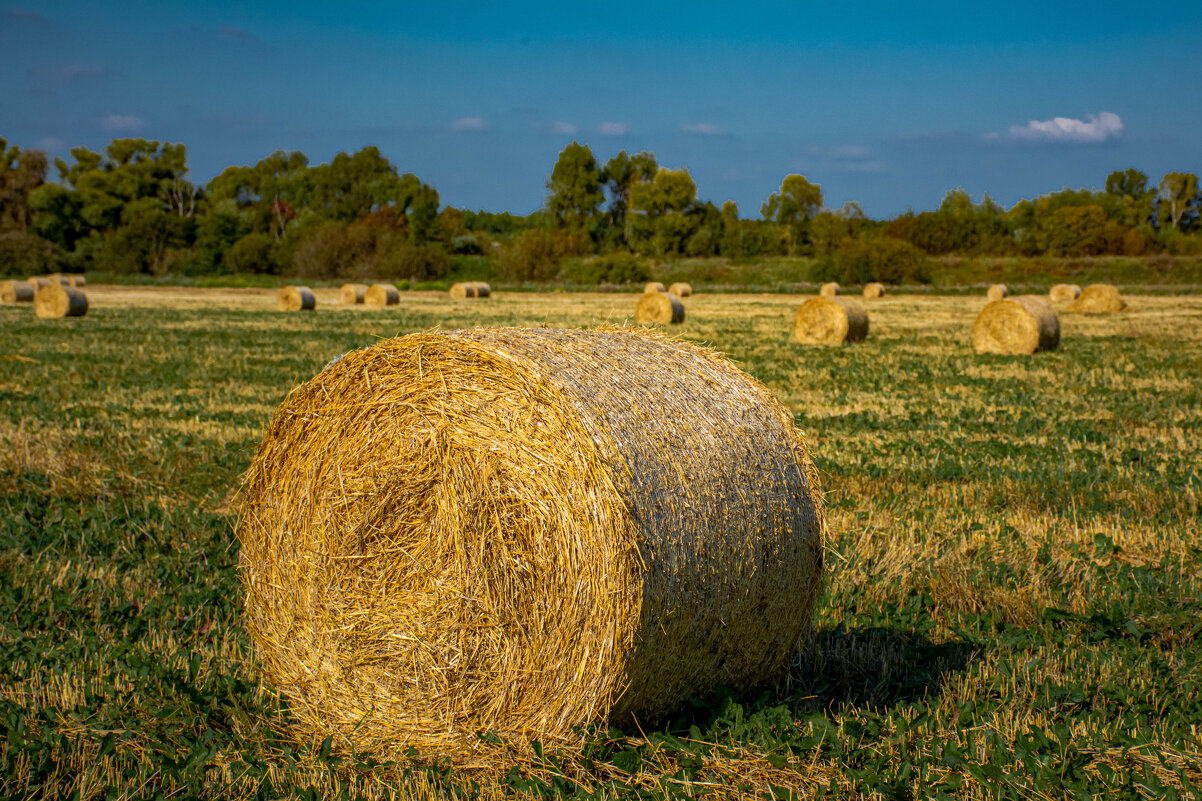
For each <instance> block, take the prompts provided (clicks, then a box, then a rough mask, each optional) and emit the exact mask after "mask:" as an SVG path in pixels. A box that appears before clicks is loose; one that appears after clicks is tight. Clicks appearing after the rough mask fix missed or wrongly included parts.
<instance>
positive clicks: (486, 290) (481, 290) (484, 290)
mask: <svg viewBox="0 0 1202 801" xmlns="http://www.w3.org/2000/svg"><path fill="white" fill-rule="evenodd" d="M472 286H474V287H475V288H476V297H478V298H487V297H489V296H490V295H492V287H490V286H489V285H488V284H486V283H484V282H483V281H472Z"/></svg>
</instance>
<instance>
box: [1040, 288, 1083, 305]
mask: <svg viewBox="0 0 1202 801" xmlns="http://www.w3.org/2000/svg"><path fill="white" fill-rule="evenodd" d="M1048 297H1049V298H1051V299H1052V300H1054V301H1057V302H1063V301H1073V300H1076V299H1077V298H1079V297H1081V287H1079V286H1077V285H1076V284H1056V286H1054V287H1052V289H1051V291H1049V292H1048Z"/></svg>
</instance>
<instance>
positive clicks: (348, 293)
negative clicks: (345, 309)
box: [338, 284, 367, 306]
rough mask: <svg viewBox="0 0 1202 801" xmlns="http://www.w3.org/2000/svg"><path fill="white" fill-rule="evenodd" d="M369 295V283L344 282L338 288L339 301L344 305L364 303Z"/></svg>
mask: <svg viewBox="0 0 1202 801" xmlns="http://www.w3.org/2000/svg"><path fill="white" fill-rule="evenodd" d="M366 296H367V284H343V285H342V286H341V287H339V288H338V302H339V303H341V304H342V305H344V306H354V305H357V304H361V303H363V299H364V297H366Z"/></svg>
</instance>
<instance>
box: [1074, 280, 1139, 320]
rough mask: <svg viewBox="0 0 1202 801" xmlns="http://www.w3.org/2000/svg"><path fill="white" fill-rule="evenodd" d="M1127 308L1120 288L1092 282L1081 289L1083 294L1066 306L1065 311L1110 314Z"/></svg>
mask: <svg viewBox="0 0 1202 801" xmlns="http://www.w3.org/2000/svg"><path fill="white" fill-rule="evenodd" d="M1125 308H1127V301H1125V300H1123V297H1122V295H1120V294H1119V291H1118V288H1117V287H1113V286H1111V285H1110V284H1090V285H1089V286H1087V287H1085V289H1083V290H1081V296H1080V297H1079V298H1077V299H1076V300H1074V301H1073V302H1072V303H1070V304H1068V306H1066V307H1065V309H1064V310H1065V311H1070V312H1086V313H1089V314H1110V313H1113V312H1121V311H1122V310H1123V309H1125Z"/></svg>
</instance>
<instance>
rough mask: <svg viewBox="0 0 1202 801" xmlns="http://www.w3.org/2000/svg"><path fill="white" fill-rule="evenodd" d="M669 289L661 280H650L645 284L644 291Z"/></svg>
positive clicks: (665, 290)
mask: <svg viewBox="0 0 1202 801" xmlns="http://www.w3.org/2000/svg"><path fill="white" fill-rule="evenodd" d="M667 291H668V288H667V287H666V286H664V285H663V284H661V283H660V282H659V281H648V282H647V283H646V284H643V292H645V293H651V292H667Z"/></svg>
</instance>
